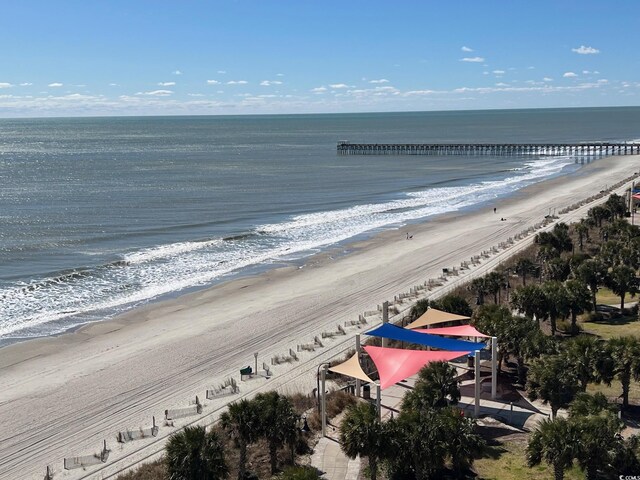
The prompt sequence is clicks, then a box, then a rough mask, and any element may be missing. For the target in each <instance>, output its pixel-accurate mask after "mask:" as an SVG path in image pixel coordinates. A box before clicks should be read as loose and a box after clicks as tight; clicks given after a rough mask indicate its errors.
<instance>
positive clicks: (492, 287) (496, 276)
mask: <svg viewBox="0 0 640 480" xmlns="http://www.w3.org/2000/svg"><path fill="white" fill-rule="evenodd" d="M484 279H485V286H486V289H487V293H489V294H490V295H493V303H495V304H497V303H498V297H499V295H500V291H501V290H502V289H503V288H505V287H506V285H507V282H506V281H505V279H504V273H502V272H496V271H493V272H491V273H488V274H487V275H485V276H484Z"/></svg>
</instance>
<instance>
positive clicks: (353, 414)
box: [340, 402, 387, 480]
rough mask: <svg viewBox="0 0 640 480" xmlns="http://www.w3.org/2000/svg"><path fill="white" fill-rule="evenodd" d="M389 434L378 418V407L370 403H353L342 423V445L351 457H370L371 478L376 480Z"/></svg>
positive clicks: (346, 453) (343, 449)
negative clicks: (386, 433)
mask: <svg viewBox="0 0 640 480" xmlns="http://www.w3.org/2000/svg"><path fill="white" fill-rule="evenodd" d="M386 440H387V435H385V432H384V426H383V424H382V423H381V422H380V419H379V418H378V412H377V411H376V408H375V407H374V406H373V405H372V404H370V403H364V402H359V403H356V404H354V405H351V406H349V407H348V409H347V413H346V414H345V416H344V419H343V420H342V424H341V425H340V445H341V447H342V451H343V452H344V453H345V455H347V456H348V457H350V458H356V457H357V456H358V455H360V456H363V457H367V458H368V459H369V472H370V475H371V480H376V478H377V473H378V462H379V461H380V460H381V459H382V458H384V456H385V453H386V451H387V443H386Z"/></svg>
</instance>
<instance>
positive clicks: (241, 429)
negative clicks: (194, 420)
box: [220, 399, 260, 480]
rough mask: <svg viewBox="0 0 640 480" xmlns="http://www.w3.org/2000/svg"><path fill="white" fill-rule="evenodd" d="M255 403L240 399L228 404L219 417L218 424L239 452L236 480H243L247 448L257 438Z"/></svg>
mask: <svg viewBox="0 0 640 480" xmlns="http://www.w3.org/2000/svg"><path fill="white" fill-rule="evenodd" d="M258 415H259V413H258V410H257V408H256V403H255V402H250V401H249V400H246V399H242V400H240V401H238V402H233V403H231V404H229V408H228V410H227V411H226V412H223V413H222V415H221V416H220V424H221V425H222V428H223V429H224V430H226V431H227V432H228V434H229V436H230V437H231V438H232V439H233V441H234V442H235V444H236V445H237V447H238V448H239V450H240V458H239V460H238V480H243V479H244V478H245V476H246V470H247V447H248V445H249V444H251V443H253V442H254V441H255V440H256V438H257V437H258V433H259V430H258V428H259V425H260V424H259V420H258V418H259V417H258Z"/></svg>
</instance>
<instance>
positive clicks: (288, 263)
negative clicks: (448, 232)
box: [0, 157, 606, 352]
mask: <svg viewBox="0 0 640 480" xmlns="http://www.w3.org/2000/svg"><path fill="white" fill-rule="evenodd" d="M605 159H606V157H605V158H601V159H597V160H592V163H597V162H598V161H602V160H605ZM576 167H577V168H576ZM585 167H588V165H582V166H581V167H579V166H578V165H571V164H568V165H567V166H566V167H565V171H566V172H565V173H559V174H555V175H553V176H551V177H549V178H548V179H546V180H542V181H538V182H536V183H534V184H532V185H528V186H526V187H523V188H521V189H519V190H516V191H513V192H510V193H507V194H502V195H501V196H500V197H497V198H495V199H494V200H484V201H482V202H480V203H477V204H473V205H467V206H464V207H461V208H460V209H459V210H454V211H450V212H446V213H439V214H433V215H430V216H427V217H421V218H415V219H410V220H407V221H405V222H404V223H402V224H400V223H397V224H388V225H386V226H383V227H376V228H373V229H371V230H369V231H366V232H362V233H359V234H357V235H355V236H354V237H351V238H348V239H345V240H341V241H339V242H338V243H336V244H333V245H328V246H324V247H321V251H318V252H315V253H306V254H305V253H304V252H300V253H302V255H301V256H295V257H293V258H289V259H287V258H279V259H276V260H275V261H273V262H272V263H259V264H253V265H250V266H248V267H244V268H242V269H241V270H237V271H234V272H230V273H229V274H225V275H222V276H221V277H218V278H216V279H214V280H212V281H210V282H207V284H203V285H192V286H187V287H184V288H182V289H180V290H174V291H171V292H167V293H162V294H159V295H158V296H155V297H150V298H147V299H143V300H141V301H137V302H134V303H131V304H123V305H120V306H116V307H113V309H112V311H109V310H102V311H100V310H89V311H86V312H84V313H82V314H79V315H81V316H89V317H96V318H97V319H89V318H87V319H78V320H73V317H66V318H63V319H59V320H54V321H52V322H50V323H51V325H53V329H60V330H59V331H55V332H54V333H43V334H40V335H34V336H14V337H6V338H0V352H1V351H2V350H3V349H5V348H7V347H10V346H12V345H16V344H20V343H25V342H32V341H35V340H42V339H46V338H56V337H60V336H63V335H67V334H73V333H76V332H78V331H80V330H81V329H83V328H85V327H88V326H90V325H93V324H97V323H103V322H108V321H118V319H120V318H121V317H124V316H127V315H130V314H135V312H139V311H142V310H143V309H148V308H154V306H156V305H161V304H163V303H165V302H171V301H179V300H180V299H181V298H182V297H186V296H189V295H193V294H197V293H199V292H203V291H207V290H209V289H213V288H218V287H220V286H222V285H224V284H226V283H229V282H235V281H239V280H242V279H244V278H250V277H257V276H261V275H265V274H268V273H269V272H271V271H274V270H279V269H287V268H305V267H306V266H307V265H308V264H310V263H312V264H315V263H317V261H318V260H317V259H318V258H324V257H328V258H333V257H335V256H344V255H349V254H351V253H352V252H353V251H354V250H355V249H356V248H355V247H354V245H359V244H362V243H365V244H366V243H367V242H369V241H375V239H376V238H379V237H381V236H382V235H384V234H386V233H393V232H397V231H399V230H402V231H407V232H409V231H412V230H417V229H419V228H420V227H421V226H422V225H424V224H428V223H429V222H433V221H436V220H437V219H439V218H445V217H447V216H458V215H473V214H474V213H475V212H477V211H480V210H482V209H483V208H486V207H487V206H488V205H489V204H491V205H494V204H496V205H497V204H501V203H504V202H508V201H509V200H510V199H511V198H514V197H516V196H517V195H518V194H519V192H521V191H522V190H526V189H527V188H529V187H531V186H535V185H537V184H539V183H544V182H550V181H552V180H554V179H558V178H560V179H562V178H567V177H571V176H573V175H575V174H577V173H579V172H580V171H581V170H583V169H584V168H585ZM79 268H80V269H83V268H92V267H91V266H87V267H79ZM99 312H100V313H99ZM98 317H100V318H98ZM47 325H48V323H43V324H42V325H41V326H42V327H43V328H46V326H47Z"/></svg>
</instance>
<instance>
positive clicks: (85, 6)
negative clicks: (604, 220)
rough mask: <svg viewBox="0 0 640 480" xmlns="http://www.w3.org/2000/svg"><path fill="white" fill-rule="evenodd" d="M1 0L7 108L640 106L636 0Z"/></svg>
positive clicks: (53, 111)
mask: <svg viewBox="0 0 640 480" xmlns="http://www.w3.org/2000/svg"><path fill="white" fill-rule="evenodd" d="M3 3H4V4H3V5H2V10H1V11H2V15H1V16H0V42H1V45H3V48H2V49H0V117H24V116H27V117H38V116H87V115H176V114H183V115H186V114H254V113H323V112H369V111H409V110H458V109H465V110H467V109H486V108H535V107H580V106H618V105H620V106H625V105H639V104H640V102H639V99H640V97H639V95H640V72H639V69H640V61H639V60H640V58H638V57H639V56H640V53H639V52H640V42H639V40H640V33H639V32H640V28H639V27H638V25H637V22H638V20H640V2H638V1H637V0H626V1H615V0H612V1H605V0H602V1H575V0H554V1H547V0H536V1H531V0H521V1H519V0H509V1H507V0H504V1H492V0H482V1H481V0H459V1H458V0H455V1H445V0H438V1H435V0H433V1H431V0H422V1H400V0H396V1H375V0H369V1H348V0H342V1H326V0H324V1H311V0H308V1H307V0H297V1H284V0H282V1H275V0H273V1H268V0H261V1H259V0H255V1H254V0H247V1H244V0H239V1H185V0H181V1H166V0H156V1H144V0H126V1H120V0H110V1H87V0H83V1H65V0H61V1H57V2H53V1H50V0H49V1H30V0H20V1H7V2H3Z"/></svg>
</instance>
